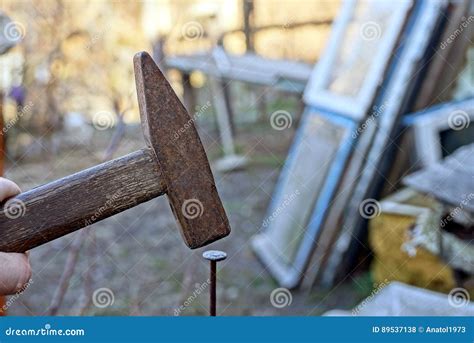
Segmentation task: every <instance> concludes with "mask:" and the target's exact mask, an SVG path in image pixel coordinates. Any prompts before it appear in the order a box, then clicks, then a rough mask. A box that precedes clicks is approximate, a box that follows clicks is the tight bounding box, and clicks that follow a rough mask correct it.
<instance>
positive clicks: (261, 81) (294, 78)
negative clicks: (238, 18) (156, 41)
mask: <svg viewBox="0 0 474 343" xmlns="http://www.w3.org/2000/svg"><path fill="white" fill-rule="evenodd" d="M225 55H226V58H227V60H228V68H226V69H225V70H223V69H222V68H221V69H217V68H216V62H215V59H214V58H213V56H212V51H211V52H210V53H198V54H193V55H181V56H168V57H166V59H165V65H166V67H167V68H174V69H178V70H180V71H182V72H185V73H191V72H193V71H197V70H198V71H201V72H203V73H204V74H207V75H210V76H214V77H219V78H222V79H228V80H235V81H241V82H247V83H251V84H256V85H268V86H272V87H275V88H277V89H281V90H285V91H287V92H292V93H301V92H302V91H303V89H304V87H305V86H306V83H307V81H308V79H309V75H310V74H311V69H312V67H311V65H309V64H306V63H302V62H295V61H289V60H274V59H268V58H264V57H261V56H258V55H255V54H251V53H248V54H245V55H242V56H238V55H233V54H228V53H226V54H225Z"/></svg>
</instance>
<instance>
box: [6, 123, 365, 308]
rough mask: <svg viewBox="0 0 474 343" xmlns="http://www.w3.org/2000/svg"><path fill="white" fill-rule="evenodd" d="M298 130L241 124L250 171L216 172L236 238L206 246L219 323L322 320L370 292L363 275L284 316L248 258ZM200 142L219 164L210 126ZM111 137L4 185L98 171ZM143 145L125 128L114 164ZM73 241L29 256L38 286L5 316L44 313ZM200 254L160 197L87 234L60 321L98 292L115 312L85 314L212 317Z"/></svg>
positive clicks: (17, 165)
mask: <svg viewBox="0 0 474 343" xmlns="http://www.w3.org/2000/svg"><path fill="white" fill-rule="evenodd" d="M296 126H297V123H296V120H295V121H294V122H293V125H292V127H291V128H289V129H286V130H283V131H276V130H274V129H272V128H271V126H270V123H269V121H268V120H260V121H258V122H257V123H253V124H251V125H248V124H247V125H246V124H241V125H239V126H238V130H237V137H238V144H237V145H238V150H239V151H241V152H243V153H245V154H246V155H247V157H248V158H249V159H250V161H251V162H250V165H249V166H248V168H246V169H245V170H243V171H239V172H233V173H226V174H217V173H215V178H216V182H217V187H218V190H219V193H220V195H221V197H222V199H223V202H224V206H225V208H226V211H227V214H228V216H229V220H230V223H231V226H232V229H233V231H232V234H231V235H230V236H229V237H228V238H226V239H224V240H221V241H219V242H216V243H214V244H213V245H211V246H210V247H207V249H209V248H213V249H219V250H224V251H226V252H227V254H228V259H227V260H226V261H224V262H222V263H221V264H219V273H218V315H319V314H322V313H324V312H325V311H326V310H328V309H332V308H344V309H350V308H352V307H353V306H354V305H355V304H356V303H357V302H358V301H360V300H361V299H362V298H363V297H364V296H366V295H367V294H368V292H370V289H371V284H370V278H369V277H368V273H362V274H359V276H356V277H354V276H350V277H348V278H347V279H346V281H345V282H344V283H341V284H340V285H338V286H337V287H335V288H334V289H331V290H323V289H314V290H312V291H311V292H308V291H297V290H295V291H292V292H291V295H292V302H291V305H289V306H286V307H284V308H281V309H280V308H276V307H274V306H272V304H271V303H270V293H271V292H272V290H274V289H275V288H277V287H278V286H277V284H276V283H275V282H274V280H272V278H271V276H270V275H269V273H268V272H267V271H266V270H265V268H264V267H263V266H262V265H261V264H260V263H259V262H258V260H257V259H256V257H255V255H254V254H253V253H252V251H251V249H250V244H249V242H250V239H251V237H252V236H253V235H254V234H255V233H257V232H258V231H259V228H260V226H261V223H262V221H263V219H264V217H265V215H266V209H267V206H268V204H269V201H270V198H271V195H272V193H273V189H274V186H275V183H276V181H277V178H278V174H279V171H280V168H281V166H282V163H283V162H284V160H285V155H286V153H287V151H288V148H289V146H290V143H291V139H292V137H293V135H294V128H295V127H296ZM200 134H201V137H202V140H203V143H204V145H205V147H206V151H207V152H208V155H209V157H210V159H211V160H215V159H216V158H217V157H218V156H219V155H220V148H219V144H218V141H217V132H216V130H215V126H214V124H213V123H210V122H205V121H204V122H202V123H200ZM110 136H111V131H95V132H94V135H93V138H92V139H91V140H89V141H87V142H81V141H80V139H79V138H78V139H77V141H76V144H74V145H73V146H70V147H68V148H64V149H60V152H59V154H58V155H56V156H50V157H49V158H46V157H47V156H48V155H50V154H48V151H46V150H47V148H46V147H42V148H43V149H44V150H45V151H43V156H45V157H43V158H39V159H38V158H36V159H31V158H26V157H25V158H20V159H17V160H16V161H15V162H12V161H10V163H9V165H8V168H7V171H6V176H7V177H9V178H11V179H12V180H14V181H15V182H17V183H18V184H19V185H20V187H22V189H25V190H27V189H30V188H32V187H34V186H37V185H39V184H42V183H44V182H47V181H51V180H54V179H56V178H58V177H62V176H65V175H67V174H70V173H72V172H75V171H78V170H81V169H83V168H86V167H89V166H92V165H95V164H97V163H99V162H100V159H101V156H102V154H103V152H104V150H105V149H106V146H107V143H108V141H109V140H110ZM143 144H144V143H143V140H142V135H141V131H140V128H139V127H138V126H133V127H128V128H127V132H126V135H125V138H124V139H123V140H122V143H121V145H120V148H119V149H118V151H117V152H116V153H115V156H120V155H123V154H126V153H128V152H132V151H134V150H136V149H138V148H140V147H142V146H143ZM25 156H26V155H25ZM80 205H81V204H80V202H78V203H76V204H71V206H80ZM77 234H78V233H75V234H71V235H69V236H66V237H64V238H61V239H58V240H56V241H54V242H51V243H49V244H47V245H45V246H42V247H39V248H37V249H34V250H33V251H32V252H31V263H32V266H33V278H32V281H33V282H32V283H31V284H30V286H29V287H28V288H27V290H26V291H25V292H24V293H23V294H22V295H21V296H19V297H18V299H14V301H12V304H11V306H10V308H9V314H11V315H42V314H46V313H47V310H48V307H49V306H50V302H51V299H52V298H53V294H54V292H55V290H56V287H57V285H58V283H59V280H60V277H61V274H62V273H63V268H64V265H65V261H66V258H67V255H68V251H69V247H70V245H71V243H72V241H73V239H74V237H75V236H76V235H77ZM203 250H204V249H198V250H196V251H191V250H189V249H188V248H187V247H186V246H185V244H184V243H183V241H182V239H181V237H180V234H179V233H178V229H177V226H176V223H175V220H174V218H173V216H172V213H171V210H170V209H169V206H168V204H167V200H166V199H165V198H163V197H161V198H158V199H154V200H152V201H149V202H147V203H144V204H141V205H139V206H137V207H135V208H133V209H130V210H128V211H125V212H124V213H121V214H119V215H117V216H115V217H112V218H109V219H107V220H105V221H103V222H99V223H96V224H94V225H93V226H92V227H91V231H90V232H89V233H88V234H87V238H86V241H85V243H84V245H83V247H82V250H81V253H80V255H79V259H78V263H77V265H76V268H75V270H74V273H73V276H72V278H71V280H70V283H69V289H68V291H67V293H66V295H65V298H64V302H63V304H62V306H61V307H60V309H59V312H58V314H61V315H70V314H73V315H74V314H78V308H80V306H79V304H81V303H82V299H83V297H84V296H86V294H88V296H86V297H88V298H90V296H91V295H93V293H94V292H96V294H95V295H96V296H99V294H100V291H101V289H102V288H107V289H108V290H107V291H108V292H109V293H108V294H107V296H109V298H110V297H112V298H113V303H111V304H109V306H106V307H103V306H101V304H98V305H99V306H97V304H96V302H92V301H90V302H89V304H88V305H87V306H86V307H85V309H84V311H83V313H82V314H84V315H206V314H207V308H208V284H207V280H208V264H207V262H206V261H204V260H203V259H202V257H201V254H202V252H203ZM106 300H107V299H106ZM110 302H111V301H109V303H110Z"/></svg>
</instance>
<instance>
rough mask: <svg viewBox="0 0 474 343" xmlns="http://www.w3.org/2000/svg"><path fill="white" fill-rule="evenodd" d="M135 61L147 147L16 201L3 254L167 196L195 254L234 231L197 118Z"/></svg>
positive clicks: (140, 59) (0, 227)
mask: <svg viewBox="0 0 474 343" xmlns="http://www.w3.org/2000/svg"><path fill="white" fill-rule="evenodd" d="M133 62H134V69H135V82H136V86H137V96H138V105H139V109H140V120H141V124H142V129H143V134H144V136H145V141H146V147H145V148H143V149H141V150H138V151H135V152H133V153H131V154H128V155H126V156H123V157H120V158H117V159H115V160H112V161H109V162H106V163H102V164H99V165H97V166H95V167H92V168H89V169H86V170H83V171H80V172H78V173H75V174H72V175H69V176H66V177H64V178H62V179H59V180H56V181H53V182H51V183H48V184H46V185H42V186H39V187H36V188H33V189H32V190H30V191H28V192H24V193H21V194H19V195H17V196H16V197H14V198H11V199H9V200H8V201H7V202H6V203H5V204H4V206H3V209H2V211H1V212H0V251H3V252H24V251H27V250H30V249H32V248H35V247H37V246H39V245H42V244H45V243H47V242H50V241H52V240H54V239H56V238H59V237H62V236H64V235H67V234H68V233H71V232H73V231H76V230H78V229H81V228H83V227H86V226H88V225H90V224H92V223H95V222H97V221H100V220H102V219H105V218H107V217H110V216H113V215H115V214H117V213H119V212H122V211H124V210H126V209H129V208H131V207H134V206H136V205H138V204H140V203H143V202H145V201H148V200H150V199H153V198H155V197H158V196H160V195H165V194H166V195H167V196H168V200H169V203H170V205H171V209H172V211H173V213H174V215H175V217H176V220H177V222H178V224H179V226H180V231H181V234H182V237H183V239H184V241H185V243H186V245H187V246H188V247H189V248H191V249H195V248H199V247H201V246H204V245H207V244H209V243H211V242H213V241H215V240H218V239H220V238H222V237H225V236H227V235H228V234H229V233H230V226H229V222H228V219H227V216H226V213H225V211H224V208H223V206H222V203H221V200H220V198H219V195H218V193H217V189H216V186H215V183H214V178H213V175H212V172H211V169H210V167H209V162H208V160H207V156H206V153H205V151H204V148H203V146H202V143H201V140H200V139H199V135H198V133H197V131H196V128H195V127H194V122H193V119H191V118H190V116H189V115H188V113H187V111H186V109H185V108H184V106H183V105H182V104H181V101H180V100H179V99H178V97H177V96H176V94H175V93H174V91H173V89H172V88H171V86H170V84H169V83H168V81H167V80H166V78H165V77H164V76H163V74H162V73H161V71H160V70H159V68H158V67H157V65H156V64H155V62H154V61H153V59H152V58H151V57H150V55H148V54H147V53H146V52H140V53H137V54H136V55H135V57H134V59H133ZM176 133H179V135H176Z"/></svg>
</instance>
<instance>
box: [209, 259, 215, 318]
mask: <svg viewBox="0 0 474 343" xmlns="http://www.w3.org/2000/svg"><path fill="white" fill-rule="evenodd" d="M216 266H217V263H216V261H211V288H210V303H209V306H210V308H209V315H210V316H211V317H215V316H216V295H217V292H216V291H217V287H216Z"/></svg>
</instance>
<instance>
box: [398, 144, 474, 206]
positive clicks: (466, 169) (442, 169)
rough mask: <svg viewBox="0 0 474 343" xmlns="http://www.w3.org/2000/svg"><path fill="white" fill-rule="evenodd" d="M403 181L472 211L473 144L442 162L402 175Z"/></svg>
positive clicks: (452, 204)
mask: <svg viewBox="0 0 474 343" xmlns="http://www.w3.org/2000/svg"><path fill="white" fill-rule="evenodd" d="M403 183H404V184H405V185H407V186H410V187H412V188H413V189H416V190H418V191H420V192H424V193H426V194H429V195H431V196H433V197H434V198H436V199H439V200H441V201H443V202H446V203H448V204H449V205H451V206H453V207H456V208H460V209H461V210H467V211H470V212H471V213H474V144H470V145H467V146H464V147H461V148H459V149H458V150H456V152H454V153H453V154H452V155H449V156H448V157H447V158H446V159H445V160H444V161H442V162H439V163H436V164H434V165H432V166H430V167H428V168H426V169H423V170H420V171H418V172H415V173H413V174H411V175H408V176H406V177H405V178H404V179H403Z"/></svg>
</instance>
